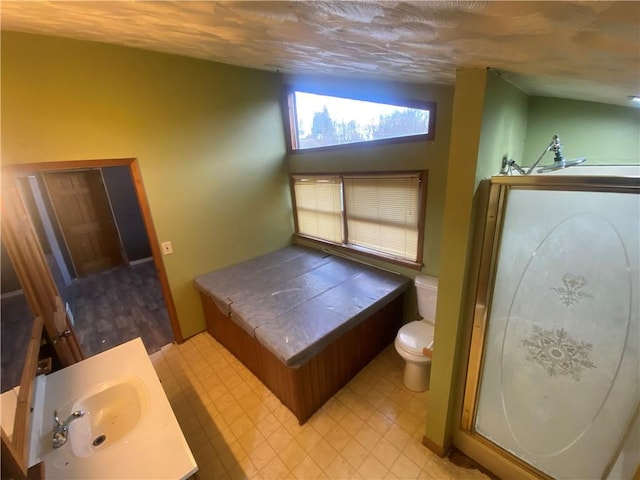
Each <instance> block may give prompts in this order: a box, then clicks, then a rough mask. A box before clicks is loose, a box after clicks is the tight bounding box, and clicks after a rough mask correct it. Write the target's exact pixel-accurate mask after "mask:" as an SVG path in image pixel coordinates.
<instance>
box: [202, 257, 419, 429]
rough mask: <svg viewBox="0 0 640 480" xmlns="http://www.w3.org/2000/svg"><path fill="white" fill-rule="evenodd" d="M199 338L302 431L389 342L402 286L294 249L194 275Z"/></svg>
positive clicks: (376, 272)
mask: <svg viewBox="0 0 640 480" xmlns="http://www.w3.org/2000/svg"><path fill="white" fill-rule="evenodd" d="M195 283H196V286H197V287H198V289H199V290H200V295H201V299H202V304H203V307H204V313H205V318H206V323H207V330H208V332H209V333H210V334H211V335H212V336H213V337H214V338H215V339H216V340H218V341H219V342H220V343H221V344H222V345H223V346H224V347H225V348H227V350H229V352H231V353H232V354H233V355H235V357H236V358H237V359H238V360H240V361H241V362H242V363H243V364H244V365H245V366H246V367H247V368H248V369H249V370H251V372H253V373H254V374H255V375H256V377H258V378H259V379H260V380H261V381H262V382H263V383H264V385H265V386H266V387H267V388H269V390H271V391H272V392H273V393H274V394H275V395H276V396H277V397H278V398H279V399H280V401H281V402H282V403H283V404H284V405H285V406H286V407H287V408H289V410H291V412H293V414H294V415H295V416H296V418H297V419H298V422H299V423H300V424H303V423H304V422H305V421H306V420H308V419H309V417H311V416H312V415H313V413H314V412H316V411H317V410H318V409H319V408H320V407H321V406H322V405H323V404H324V403H325V402H326V401H327V400H328V399H329V398H331V397H332V396H333V395H334V394H335V393H336V392H337V391H338V390H340V388H342V387H343V386H344V385H345V384H346V383H347V382H349V380H351V379H352V378H353V377H354V376H355V375H356V374H357V373H358V372H359V371H360V370H361V369H362V368H363V367H364V366H366V365H367V364H368V363H369V362H370V361H371V360H372V359H373V358H374V357H375V356H376V355H377V354H378V353H380V352H381V351H382V350H383V349H384V348H385V347H386V346H387V345H389V343H391V342H392V341H393V339H394V338H395V335H396V333H397V331H398V329H399V328H400V326H401V324H402V318H403V315H402V309H403V293H404V291H405V290H406V289H407V288H408V286H409V285H410V281H409V279H407V278H405V277H402V276H400V275H397V274H394V273H391V272H387V271H383V270H380V269H377V268H374V267H371V266H366V265H361V264H358V263H356V262H352V261H349V260H345V259H342V258H338V257H333V256H330V255H327V254H325V253H323V252H317V251H313V250H310V249H303V248H301V247H288V248H285V249H282V250H278V251H276V252H272V253H270V254H267V255H264V256H262V257H258V258H256V259H252V260H248V261H246V262H242V263H240V264H238V265H236V266H232V267H226V268H225V269H223V270H219V271H216V272H211V273H209V274H206V275H202V276H200V277H198V278H197V279H196V280H195Z"/></svg>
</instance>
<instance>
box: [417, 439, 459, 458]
mask: <svg viewBox="0 0 640 480" xmlns="http://www.w3.org/2000/svg"><path fill="white" fill-rule="evenodd" d="M422 444H423V445H424V446H425V447H427V448H428V449H429V450H431V451H432V452H433V453H435V454H436V455H438V456H439V457H440V458H444V457H447V456H448V455H449V453H450V452H451V447H452V446H453V443H452V439H451V437H449V438H448V439H447V441H446V442H445V444H444V446H443V447H441V446H440V445H438V444H437V443H435V442H433V441H432V440H431V439H430V438H427V436H426V435H423V436H422Z"/></svg>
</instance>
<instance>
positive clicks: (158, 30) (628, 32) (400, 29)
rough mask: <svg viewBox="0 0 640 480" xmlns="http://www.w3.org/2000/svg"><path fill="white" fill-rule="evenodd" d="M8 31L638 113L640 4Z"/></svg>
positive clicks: (175, 6) (200, 17) (54, 22)
mask: <svg viewBox="0 0 640 480" xmlns="http://www.w3.org/2000/svg"><path fill="white" fill-rule="evenodd" d="M0 6H1V9H2V10H1V17H0V18H1V25H2V29H5V30H13V31H22V32H32V33H41V34H48V35H54V36H62V37H70V38H77V39H83V40H93V41H99V42H106V43H113V44H118V45H127V46H132V47H138V48H144V49H148V50H155V51H159V52H166V53H173V54H177V55H185V56H190V57H196V58H204V59H209V60H214V61H218V62H223V63H229V64H233V65H241V66H245V67H252V68H258V69H267V70H279V71H281V72H283V73H300V74H322V75H338V76H357V77H362V78H374V79H393V80H400V81H408V82H413V83H446V84H453V83H454V80H455V70H456V68H457V67H458V66H469V67H493V68H496V69H498V70H499V71H502V72H504V74H505V77H506V78H508V79H509V80H511V81H512V82H513V83H514V84H516V85H518V86H519V87H520V88H522V89H523V90H524V91H525V92H527V93H529V94H534V95H546V96H553V97H566V98H578V99H583V100H592V101H599V102H604V103H615V104H623V105H624V104H628V99H627V97H628V96H629V95H634V94H640V28H639V25H640V2H637V1H626V2H605V1H592V2H559V1H547V2H521V1H516V2H500V1H494V2H458V1H442V2H437V1H422V2H390V1H385V2H367V1H354V2H351V1H336V2H316V1H307V2H270V1H262V2H214V1H204V2H197V1H105V0H103V1H93V2H83V1H39V0H35V1H25V0H20V1H11V0H2V1H1V3H0Z"/></svg>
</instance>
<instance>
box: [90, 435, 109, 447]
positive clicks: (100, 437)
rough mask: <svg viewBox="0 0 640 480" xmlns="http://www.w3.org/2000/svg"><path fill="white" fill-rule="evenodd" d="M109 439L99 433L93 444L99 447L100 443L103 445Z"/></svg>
mask: <svg viewBox="0 0 640 480" xmlns="http://www.w3.org/2000/svg"><path fill="white" fill-rule="evenodd" d="M106 439H107V436H106V435H98V436H97V437H96V438H94V439H93V442H91V444H92V445H93V446H94V447H99V446H100V445H102V444H103V443H104V441H105V440H106Z"/></svg>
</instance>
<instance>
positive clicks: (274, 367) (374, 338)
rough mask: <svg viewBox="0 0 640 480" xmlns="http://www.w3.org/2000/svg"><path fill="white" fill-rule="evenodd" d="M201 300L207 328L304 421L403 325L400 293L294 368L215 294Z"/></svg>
mask: <svg viewBox="0 0 640 480" xmlns="http://www.w3.org/2000/svg"><path fill="white" fill-rule="evenodd" d="M201 298H202V302H203V305H204V310H205V316H206V321H207V331H208V332H209V333H210V334H211V336H213V337H214V338H215V339H216V340H217V341H219V342H220V343H221V344H222V345H223V346H224V347H225V348H226V349H227V350H229V352H231V353H232V354H233V355H234V356H235V357H236V358H237V359H238V360H240V361H241V362H242V363H243V364H244V365H245V366H246V367H247V368H248V369H249V370H251V372H253V374H254V375H255V376H256V377H258V379H260V381H261V382H262V383H264V385H265V386H266V387H267V388H268V389H269V390H271V391H272V392H273V394H274V395H275V396H276V397H278V398H279V399H280V401H281V402H282V403H283V405H285V406H286V407H287V408H288V409H289V410H291V412H292V413H293V414H294V415H295V416H296V418H297V419H298V422H299V423H300V425H302V424H303V423H304V422H306V421H307V420H308V419H309V418H310V417H311V416H312V415H313V414H314V413H315V412H316V411H317V410H318V409H319V408H320V407H322V405H324V404H325V402H326V401H327V400H329V399H330V398H331V397H332V396H333V395H334V394H335V393H336V392H338V390H340V389H341V388H342V387H343V386H345V385H346V384H347V383H348V382H349V380H351V379H352V378H353V377H354V376H355V375H356V374H357V373H358V372H359V371H360V370H362V368H364V367H365V366H366V365H367V364H368V363H369V362H370V361H371V360H373V359H374V358H375V356H376V355H377V354H378V353H380V352H381V351H382V350H384V348H385V347H386V346H387V345H389V343H391V342H392V341H393V339H394V338H395V336H396V333H397V332H398V329H399V328H400V326H401V324H402V304H403V297H402V296H400V297H397V298H396V299H395V300H393V301H392V302H391V303H389V304H387V305H386V306H384V307H383V308H382V309H380V310H378V311H377V312H376V313H374V314H373V315H371V316H370V317H369V318H368V319H366V320H365V321H363V322H362V323H360V324H358V325H356V326H355V327H354V328H352V329H351V330H349V331H348V332H347V333H345V334H344V335H343V336H341V337H339V338H337V339H336V340H334V341H333V342H331V343H330V344H329V345H327V346H326V347H325V348H324V349H323V350H322V351H321V352H319V353H318V354H316V355H314V356H313V357H312V358H311V359H309V360H308V361H307V362H305V363H304V364H303V365H301V366H299V367H297V368H292V367H288V366H287V365H285V364H284V363H283V362H282V361H281V360H280V359H278V358H277V357H276V356H275V355H274V354H273V353H271V351H269V350H268V349H267V348H266V347H264V346H263V345H261V344H260V343H259V342H258V340H257V339H256V338H255V337H251V336H250V335H249V334H247V332H245V330H244V329H242V328H241V327H239V326H237V325H236V324H235V323H234V322H233V321H232V320H231V319H230V318H229V317H228V316H226V315H224V314H223V313H222V312H221V311H220V310H219V309H218V307H217V306H216V305H215V304H214V302H213V300H211V298H209V297H208V296H207V295H205V294H201Z"/></svg>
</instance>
